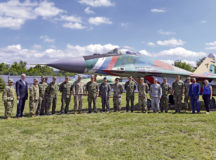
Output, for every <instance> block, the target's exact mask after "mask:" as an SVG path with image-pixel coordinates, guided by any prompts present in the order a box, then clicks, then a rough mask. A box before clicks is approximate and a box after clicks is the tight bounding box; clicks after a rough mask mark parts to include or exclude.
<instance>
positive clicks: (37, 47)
mask: <svg viewBox="0 0 216 160" xmlns="http://www.w3.org/2000/svg"><path fill="white" fill-rule="evenodd" d="M32 48H34V49H41V48H42V46H41V45H39V44H34V45H33V46H32Z"/></svg>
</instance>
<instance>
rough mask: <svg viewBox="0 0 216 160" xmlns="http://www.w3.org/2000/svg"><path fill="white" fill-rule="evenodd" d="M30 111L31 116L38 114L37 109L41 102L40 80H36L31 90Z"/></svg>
mask: <svg viewBox="0 0 216 160" xmlns="http://www.w3.org/2000/svg"><path fill="white" fill-rule="evenodd" d="M29 95H30V96H29V110H30V116H34V115H35V114H36V109H37V107H38V102H39V86H38V79H36V78H35V79H34V83H33V85H31V86H30V88H29Z"/></svg>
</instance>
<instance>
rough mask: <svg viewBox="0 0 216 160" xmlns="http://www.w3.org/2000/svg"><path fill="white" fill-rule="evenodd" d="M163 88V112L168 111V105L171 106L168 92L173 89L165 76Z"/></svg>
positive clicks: (161, 107)
mask: <svg viewBox="0 0 216 160" xmlns="http://www.w3.org/2000/svg"><path fill="white" fill-rule="evenodd" d="M161 88H162V96H161V100H160V109H161V112H163V111H164V110H165V112H166V113H168V107H169V97H168V94H169V92H170V91H171V87H170V85H169V84H168V83H167V78H163V83H162V84H161Z"/></svg>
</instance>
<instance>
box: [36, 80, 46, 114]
mask: <svg viewBox="0 0 216 160" xmlns="http://www.w3.org/2000/svg"><path fill="white" fill-rule="evenodd" d="M38 86H39V95H40V97H39V103H38V108H37V111H36V115H40V114H41V115H44V112H45V107H46V100H45V91H46V88H47V86H48V84H47V83H46V80H45V77H43V76H41V82H40V83H39V84H38Z"/></svg>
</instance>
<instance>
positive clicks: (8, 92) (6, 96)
mask: <svg viewBox="0 0 216 160" xmlns="http://www.w3.org/2000/svg"><path fill="white" fill-rule="evenodd" d="M14 100H15V89H14V87H13V80H12V79H9V80H8V86H6V87H5V88H4V91H3V95H2V101H3V102H4V107H5V118H6V119H9V118H11V114H12V111H13V106H14Z"/></svg>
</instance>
